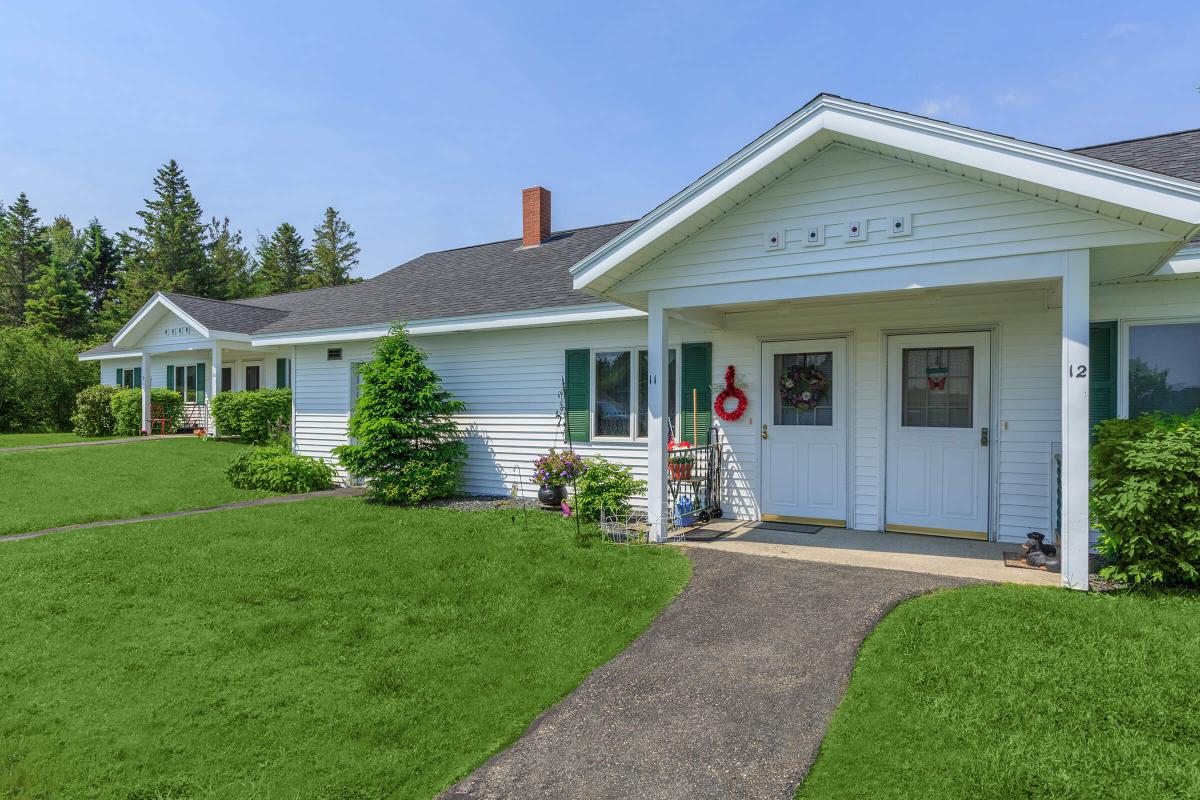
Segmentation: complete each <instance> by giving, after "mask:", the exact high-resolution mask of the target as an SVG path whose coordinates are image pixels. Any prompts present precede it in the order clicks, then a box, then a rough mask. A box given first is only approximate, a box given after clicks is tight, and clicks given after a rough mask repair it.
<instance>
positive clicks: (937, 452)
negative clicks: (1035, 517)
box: [885, 332, 992, 539]
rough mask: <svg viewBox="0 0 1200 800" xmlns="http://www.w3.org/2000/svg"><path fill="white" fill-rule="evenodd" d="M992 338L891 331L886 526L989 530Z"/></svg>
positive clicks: (955, 532)
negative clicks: (903, 333) (989, 427)
mask: <svg viewBox="0 0 1200 800" xmlns="http://www.w3.org/2000/svg"><path fill="white" fill-rule="evenodd" d="M991 342H992V337H991V334H990V333H987V332H974V333H938V334H920V335H913V336H891V337H889V338H888V368H887V375H888V393H887V422H888V424H887V509H886V515H887V516H886V524H885V527H886V528H887V530H890V531H898V532H901V533H930V534H934V535H940V536H961V537H966V538H971V539H986V538H988V486H989V480H988V464H989V457H988V444H989V441H988V440H989V436H990V431H989V430H988V426H989V425H990V422H989V419H990V417H991V389H990V384H991V363H992V362H991Z"/></svg>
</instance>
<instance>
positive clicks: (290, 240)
mask: <svg viewBox="0 0 1200 800" xmlns="http://www.w3.org/2000/svg"><path fill="white" fill-rule="evenodd" d="M257 256H258V269H257V271H256V273H255V279H256V282H257V289H258V293H259V294H260V295H261V294H280V293H282V292H294V291H296V290H297V289H303V288H305V287H306V285H307V280H308V273H309V272H310V271H311V269H312V254H311V253H310V252H309V251H308V250H306V249H305V247H304V237H303V236H301V235H300V232H299V231H297V230H296V228H295V227H294V226H292V225H291V224H290V223H287V222H284V223H281V224H280V226H279V227H278V228H276V229H275V232H274V233H272V234H271V238H270V239H268V238H266V237H265V236H263V235H262V234H259V237H258V251H257Z"/></svg>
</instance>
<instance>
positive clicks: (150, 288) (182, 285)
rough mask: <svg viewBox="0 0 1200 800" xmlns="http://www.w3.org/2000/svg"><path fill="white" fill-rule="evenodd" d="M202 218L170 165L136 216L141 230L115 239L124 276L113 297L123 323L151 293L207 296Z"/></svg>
mask: <svg viewBox="0 0 1200 800" xmlns="http://www.w3.org/2000/svg"><path fill="white" fill-rule="evenodd" d="M202 215H203V212H202V211H201V210H200V204H199V203H198V202H196V198H195V197H194V196H192V190H191V187H190V186H189V185H188V182H187V178H186V177H184V175H183V170H182V169H180V167H179V164H177V163H176V162H175V160H174V159H171V160H170V161H168V162H167V163H166V164H164V165H163V166H162V167H160V168H159V170H158V173H157V174H156V175H155V176H154V197H153V198H149V199H147V200H146V207H145V208H144V209H143V210H141V211H139V212H138V216H139V217H141V219H142V224H141V227H135V228H130V229H129V232H128V233H127V234H121V237H120V241H121V250H122V256H123V260H124V262H125V274H124V276H123V280H122V282H121V285H120V287H119V289H118V295H119V300H120V306H121V313H122V314H123V315H124V316H125V317H126V318H128V317H129V316H131V315H132V314H133V313H134V312H135V311H137V309H138V308H140V307H141V306H142V304H143V303H145V302H146V300H148V299H149V298H150V295H152V294H153V293H154V292H156V291H174V292H183V293H184V294H194V295H200V296H205V297H207V296H209V294H210V293H211V290H212V284H213V279H212V275H211V273H210V272H209V265H208V260H207V258H206V257H205V251H204V223H203V222H202Z"/></svg>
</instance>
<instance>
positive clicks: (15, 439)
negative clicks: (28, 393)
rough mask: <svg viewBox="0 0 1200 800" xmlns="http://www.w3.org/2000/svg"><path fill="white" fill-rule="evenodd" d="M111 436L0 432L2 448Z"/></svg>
mask: <svg viewBox="0 0 1200 800" xmlns="http://www.w3.org/2000/svg"><path fill="white" fill-rule="evenodd" d="M109 438H112V437H109V436H100V437H95V438H85V437H83V436H77V435H75V434H73V433H0V448H5V447H28V446H31V445H35V444H62V443H64V442H95V441H99V440H100V439H109Z"/></svg>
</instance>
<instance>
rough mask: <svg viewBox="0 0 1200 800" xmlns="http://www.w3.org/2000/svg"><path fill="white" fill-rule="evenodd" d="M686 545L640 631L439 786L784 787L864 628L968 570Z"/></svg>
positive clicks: (746, 791)
mask: <svg viewBox="0 0 1200 800" xmlns="http://www.w3.org/2000/svg"><path fill="white" fill-rule="evenodd" d="M688 554H689V555H690V556H691V558H692V560H693V564H694V568H695V572H694V575H693V577H692V581H691V583H690V584H689V585H688V587H687V589H685V590H684V592H683V594H682V595H681V596H680V597H679V598H678V599H677V600H676V601H675V602H674V603H672V604H671V605H670V606H669V607H668V608H667V609H666V610H665V611H664V612H663V614H662V615H661V616H660V617H659V618H658V619H657V620H656V621H655V622H654V623H653V624H652V625H651V626H650V628H649V629H648V630H647V631H646V633H645V634H643V635H642V637H641V638H639V639H638V640H637V641H636V642H634V643H633V644H632V645H631V646H630V647H629V648H628V649H627V650H626V651H625V652H623V653H621V654H620V655H619V656H617V657H616V658H615V659H613V660H612V661H611V662H609V663H608V664H605V665H604V666H602V667H600V668H599V669H597V670H596V671H595V672H593V673H592V675H591V676H589V677H588V678H587V680H585V681H584V682H583V684H582V685H580V686H579V688H577V689H576V690H575V691H574V692H572V693H571V694H570V695H569V696H568V697H567V698H566V699H565V700H563V701H562V702H561V703H559V704H558V705H557V706H555V707H554V708H552V709H550V710H549V711H547V712H546V713H545V714H543V715H542V716H541V717H539V718H538V719H537V720H535V721H534V723H533V724H532V725H531V726H530V728H529V730H527V731H526V732H525V734H524V735H523V736H522V737H521V738H520V739H519V740H518V741H517V742H516V743H515V744H514V745H513V746H512V747H510V748H509V749H508V750H505V751H504V752H502V753H500V754H498V755H497V756H495V757H494V758H492V759H491V760H490V761H488V762H487V763H486V764H484V765H483V766H482V767H480V768H479V769H478V770H476V771H475V772H474V773H473V774H471V775H469V776H468V777H467V778H465V779H463V780H462V781H461V782H460V783H458V784H456V785H455V786H453V787H451V788H450V789H448V790H447V791H446V792H445V793H443V795H442V797H443V798H445V799H446V800H450V799H451V798H455V799H456V800H457V799H458V798H496V799H497V800H499V798H518V797H519V798H579V797H587V798H595V799H596V800H599V799H600V798H630V797H637V798H647V800H660V799H662V800H665V799H666V798H689V800H699V799H701V798H730V797H737V798H774V799H777V800H791V798H792V797H793V795H794V792H795V789H796V786H797V785H798V784H799V782H800V780H801V779H802V778H803V776H804V774H805V773H806V772H807V771H808V768H809V766H810V765H811V764H812V761H813V759H814V758H815V757H816V754H817V748H818V746H819V745H820V742H821V738H822V736H823V735H824V732H825V727H826V725H827V724H828V722H829V718H830V715H831V714H832V713H833V710H834V708H835V707H836V706H837V704H838V702H839V701H840V700H841V697H842V694H843V693H844V691H845V689H846V685H847V683H848V681H849V678H850V672H851V669H852V668H853V665H854V661H855V658H856V657H857V654H858V649H859V645H860V644H861V643H862V640H863V638H864V637H865V636H866V635H867V633H868V632H869V631H870V630H871V629H872V628H873V627H874V626H875V624H876V623H877V622H878V621H879V620H880V618H882V617H883V615H884V614H886V613H887V612H888V611H889V610H890V609H891V608H892V607H894V606H895V605H896V603H898V602H899V601H901V600H903V599H905V598H909V597H912V596H914V595H918V594H921V593H923V592H928V591H931V590H933V589H938V588H943V587H950V586H960V585H963V584H965V583H970V582H971V581H966V580H961V579H956V578H949V577H935V576H931V575H919V574H915V573H911V572H900V571H894V570H878V569H862V568H856V567H846V566H841V565H832V564H817V563H810V562H805V561H795V560H789V559H782V558H762V557H757V556H749V555H742V554H734V553H724V552H717V551H713V550H706V549H701V548H700V547H689V548H688Z"/></svg>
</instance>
